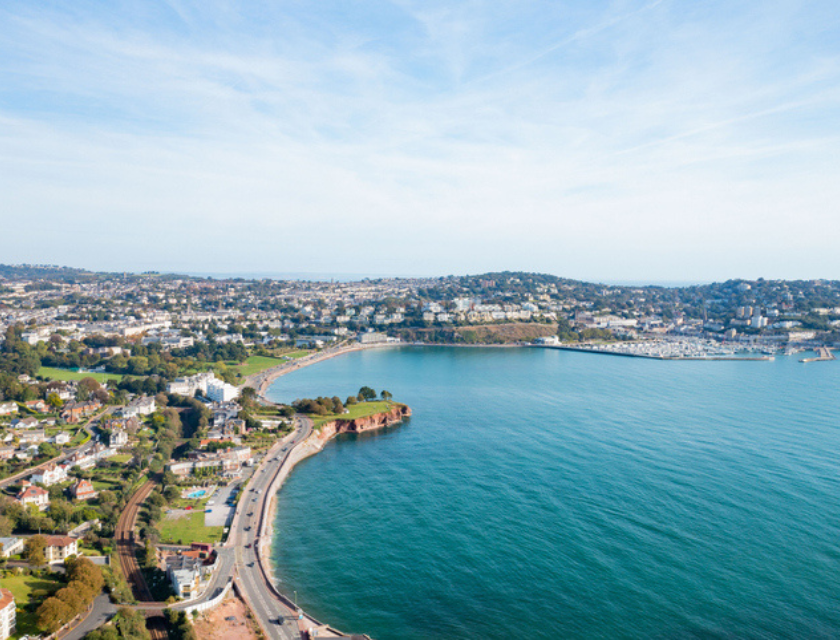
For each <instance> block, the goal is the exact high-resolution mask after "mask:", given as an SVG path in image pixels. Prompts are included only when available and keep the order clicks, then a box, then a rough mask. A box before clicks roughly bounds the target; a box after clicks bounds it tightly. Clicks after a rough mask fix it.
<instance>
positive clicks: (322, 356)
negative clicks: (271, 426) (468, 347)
mask: <svg viewBox="0 0 840 640" xmlns="http://www.w3.org/2000/svg"><path fill="white" fill-rule="evenodd" d="M399 346H404V343H401V342H388V343H383V344H358V343H357V344H350V345H341V346H339V347H337V348H333V349H325V350H324V351H320V352H317V353H313V354H310V355H308V356H304V357H303V358H298V359H296V360H292V361H290V362H284V363H283V364H279V365H277V366H275V367H271V368H269V369H265V370H263V371H260V372H259V373H254V374H252V375H250V376H247V377H246V378H245V380H243V381H242V383H241V384H240V385H239V388H240V389H242V388H243V387H253V388H254V389H256V390H257V395H258V396H259V397H260V398H262V399H263V400H265V401H269V402H270V400H268V398H266V397H265V393H266V391H268V388H269V387H270V386H271V383H272V382H274V381H275V380H277V378H280V377H282V376H285V375H286V374H287V373H291V372H292V371H298V370H299V369H303V368H304V367H308V366H311V365H313V364H318V363H319V362H324V361H325V360H329V359H330V358H335V357H336V356H341V355H344V354H345V353H353V352H355V351H366V350H368V349H381V348H387V347H399Z"/></svg>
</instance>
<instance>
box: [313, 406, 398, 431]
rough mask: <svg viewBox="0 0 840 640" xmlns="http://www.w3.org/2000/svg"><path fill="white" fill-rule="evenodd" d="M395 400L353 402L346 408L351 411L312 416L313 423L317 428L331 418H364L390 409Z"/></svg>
mask: <svg viewBox="0 0 840 640" xmlns="http://www.w3.org/2000/svg"><path fill="white" fill-rule="evenodd" d="M393 405H394V402H391V401H387V400H374V401H372V402H359V403H358V404H352V405H350V406H348V407H346V409H348V410H349V413H342V414H340V415H337V414H330V415H326V416H315V415H313V416H310V417H311V418H312V424H313V425H314V426H315V428H316V429H317V428H318V427H320V426H321V425H322V424H324V423H325V422H329V421H331V420H354V419H355V418H364V417H366V416H370V415H373V414H374V413H382V412H383V411H388V409H390V408H391V407H392V406H393Z"/></svg>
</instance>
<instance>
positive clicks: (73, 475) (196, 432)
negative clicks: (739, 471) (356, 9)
mask: <svg viewBox="0 0 840 640" xmlns="http://www.w3.org/2000/svg"><path fill="white" fill-rule="evenodd" d="M838 331H840V283H837V282H826V281H809V282H781V281H772V282H771V281H763V280H760V281H742V280H739V281H731V282H727V283H721V284H712V285H704V286H692V287H684V288H665V287H655V286H647V287H636V286H634V287H631V286H617V285H610V286H608V285H595V284H589V283H582V282H576V281H571V280H565V279H562V278H556V277H553V276H545V275H539V274H524V273H501V274H485V275H482V276H475V277H446V278H426V279H380V280H363V281H360V282H304V281H273V280H259V281H256V280H243V279H231V280H211V279H206V278H193V277H186V276H176V275H161V274H143V275H133V274H97V273H90V272H84V271H79V270H72V269H64V268H57V267H30V266H26V267H2V268H0V545H2V546H0V556H2V557H0V587H2V588H0V640H3V639H4V638H9V637H20V636H22V635H23V634H22V632H21V629H25V630H27V631H26V634H27V635H30V637H39V636H40V637H47V636H48V635H49V634H53V633H56V632H59V631H60V630H62V629H69V628H70V627H72V625H73V624H74V623H75V622H78V620H80V619H82V618H83V616H84V615H85V612H86V611H89V608H90V607H91V606H92V604H91V603H92V598H93V595H91V599H90V600H84V601H81V600H79V601H78V602H77V601H76V600H74V601H73V602H72V603H71V604H72V606H71V604H68V603H67V602H63V601H62V602H63V604H61V605H59V604H58V603H57V600H56V599H57V598H59V594H61V593H63V589H64V588H65V585H66V584H67V582H66V581H67V579H68V577H67V576H69V575H70V573H72V571H79V572H83V573H85V575H88V574H89V573H91V571H93V570H90V569H89V568H87V565H85V568H84V570H82V569H81V568H79V569H76V568H75V567H76V564H78V562H77V560H76V558H77V557H84V558H87V559H89V561H90V562H91V563H92V565H93V566H95V567H96V569H95V571H93V573H96V575H100V574H101V577H100V578H95V579H92V580H93V582H92V584H98V582H97V581H98V580H101V581H102V583H103V585H105V587H106V589H107V590H108V592H109V594H110V595H109V598H110V599H111V600H112V601H113V603H115V605H116V604H126V603H131V602H133V601H135V594H133V592H132V588H130V587H129V584H128V583H127V581H126V578H127V576H125V575H123V573H122V572H121V571H118V570H115V566H116V564H119V563H124V562H125V558H124V557H122V556H121V554H123V552H124V546H123V547H121V546H120V545H121V544H123V545H124V544H125V543H124V542H122V543H121V542H120V541H121V540H122V541H125V540H126V539H128V540H130V541H131V544H132V545H133V546H132V547H131V548H132V549H134V551H132V552H131V557H132V558H135V556H136V562H137V563H138V565H139V568H138V571H140V572H141V574H142V576H143V580H144V583H145V584H146V585H148V588H149V589H150V593H149V594H148V597H149V598H151V599H152V600H153V601H158V602H169V603H170V604H171V603H177V602H181V601H183V602H186V603H189V602H195V601H201V599H202V598H209V597H211V594H212V593H214V589H215V586H214V585H215V581H216V580H218V576H219V575H223V574H224V570H222V569H221V568H220V567H222V566H223V565H224V566H227V567H228V568H229V566H230V564H229V562H228V561H229V560H230V559H229V558H227V557H226V556H224V554H223V552H222V547H220V546H219V545H220V544H221V543H222V542H223V541H224V540H225V539H226V537H227V536H228V535H229V528H230V526H231V522H232V520H233V518H234V514H235V512H236V505H237V504H238V502H239V501H240V499H241V493H242V491H243V487H244V486H245V485H246V484H247V483H248V481H249V479H250V478H251V477H252V475H253V474H255V473H256V468H257V467H258V466H259V465H260V464H261V463H265V462H266V461H267V460H268V456H267V453H268V452H269V451H270V450H271V448H272V447H274V446H278V443H280V442H282V441H283V439H284V438H286V437H291V436H290V435H289V434H292V433H293V432H294V430H295V427H294V425H293V421H294V420H296V419H297V418H296V417H295V416H296V415H300V414H304V413H305V414H309V415H312V416H314V417H317V416H318V415H332V414H336V415H339V416H340V415H341V414H342V413H346V412H348V410H349V409H351V408H352V407H353V405H354V404H356V403H357V402H360V403H361V402H372V401H373V400H375V399H376V393H375V392H373V391H372V390H370V389H369V388H367V387H365V388H363V389H362V390H361V391H360V394H359V396H358V398H357V397H353V396H351V397H349V398H347V400H346V401H342V400H340V399H339V398H318V399H317V400H312V399H307V400H303V401H298V402H296V403H293V404H294V406H283V405H276V404H273V403H269V402H265V401H263V400H261V399H260V398H259V392H260V389H262V388H263V387H264V385H265V383H266V382H267V381H269V380H270V379H271V378H270V375H271V374H272V372H275V371H282V370H288V369H290V368H294V367H296V366H300V364H305V363H307V362H311V361H317V359H318V358H320V357H327V356H329V355H330V354H332V353H338V352H340V351H341V350H343V349H355V348H366V347H378V346H381V345H389V344H406V343H412V344H413V343H421V344H453V345H478V344H488V345H495V344H520V345H526V346H544V347H561V348H574V349H582V350H595V351H599V352H602V353H612V354H617V355H637V356H642V357H680V358H697V357H722V358H727V357H730V356H734V355H735V354H736V353H739V352H741V351H743V350H747V351H751V352H755V351H760V352H762V353H767V354H769V353H775V352H777V351H779V350H784V351H785V352H792V351H798V350H805V349H817V348H826V347H834V346H836V344H837V343H838V342H840V333H838ZM826 353H827V351H826ZM382 399H383V401H389V400H390V394H389V393H388V392H386V391H383V392H382ZM283 451H285V449H283ZM150 478H154V479H155V481H154V482H153V483H152V482H149V480H150ZM144 487H148V493H146V494H144V495H143V496H142V498H143V501H142V508H139V506H138V508H137V510H135V511H134V512H132V508H133V504H134V502H133V501H134V500H135V499H136V497H137V496H138V494H141V493H143V488H144ZM251 499H252V500H256V498H251ZM126 514H132V518H133V520H131V521H130V522H129V525H130V527H129V528H128V529H126V528H125V527H126V526H127V525H126V524H125V518H126V517H127V516H126ZM249 515H250V514H249ZM244 531H246V532H248V531H250V527H248V528H246V529H244ZM129 534H130V535H129ZM134 561H135V560H132V562H134ZM226 562H228V564H227V565H225V563H226ZM74 563H76V564H74ZM59 566H60V567H62V568H63V569H64V573H62V572H60V571H58V569H57V567H59ZM79 566H81V565H79ZM65 567H66V568H65ZM36 579H37V580H38V581H40V582H43V583H45V584H48V585H49V588H47V589H40V590H38V593H39V594H40V595H39V596H32V595H31V593H32V590H31V583H32V581H33V580H36ZM16 594H17V595H16ZM94 595H95V594H94ZM124 615H126V616H127V615H129V613H125V614H124ZM74 621H75V622H74ZM50 637H52V636H50ZM92 637H94V638H95V636H92ZM185 637H186V636H185Z"/></svg>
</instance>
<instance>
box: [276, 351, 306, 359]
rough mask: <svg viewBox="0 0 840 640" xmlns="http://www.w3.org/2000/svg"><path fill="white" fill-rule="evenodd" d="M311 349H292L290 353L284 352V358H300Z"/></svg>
mask: <svg viewBox="0 0 840 640" xmlns="http://www.w3.org/2000/svg"><path fill="white" fill-rule="evenodd" d="M310 353H312V352H311V351H292V352H291V353H284V354H283V357H284V358H302V357H304V356H308V355H309V354H310Z"/></svg>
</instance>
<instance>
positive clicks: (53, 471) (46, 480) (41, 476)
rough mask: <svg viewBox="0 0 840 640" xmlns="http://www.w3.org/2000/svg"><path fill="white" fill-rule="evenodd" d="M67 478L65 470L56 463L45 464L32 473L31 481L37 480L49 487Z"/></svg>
mask: <svg viewBox="0 0 840 640" xmlns="http://www.w3.org/2000/svg"><path fill="white" fill-rule="evenodd" d="M65 480H67V471H66V470H65V469H64V467H61V466H58V465H54V464H51V465H47V466H46V467H44V468H43V469H40V470H38V471H36V472H35V473H33V474H32V482H37V483H39V484H42V485H44V486H45V487H51V486H52V485H54V484H58V483H59V482H64V481H65Z"/></svg>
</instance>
